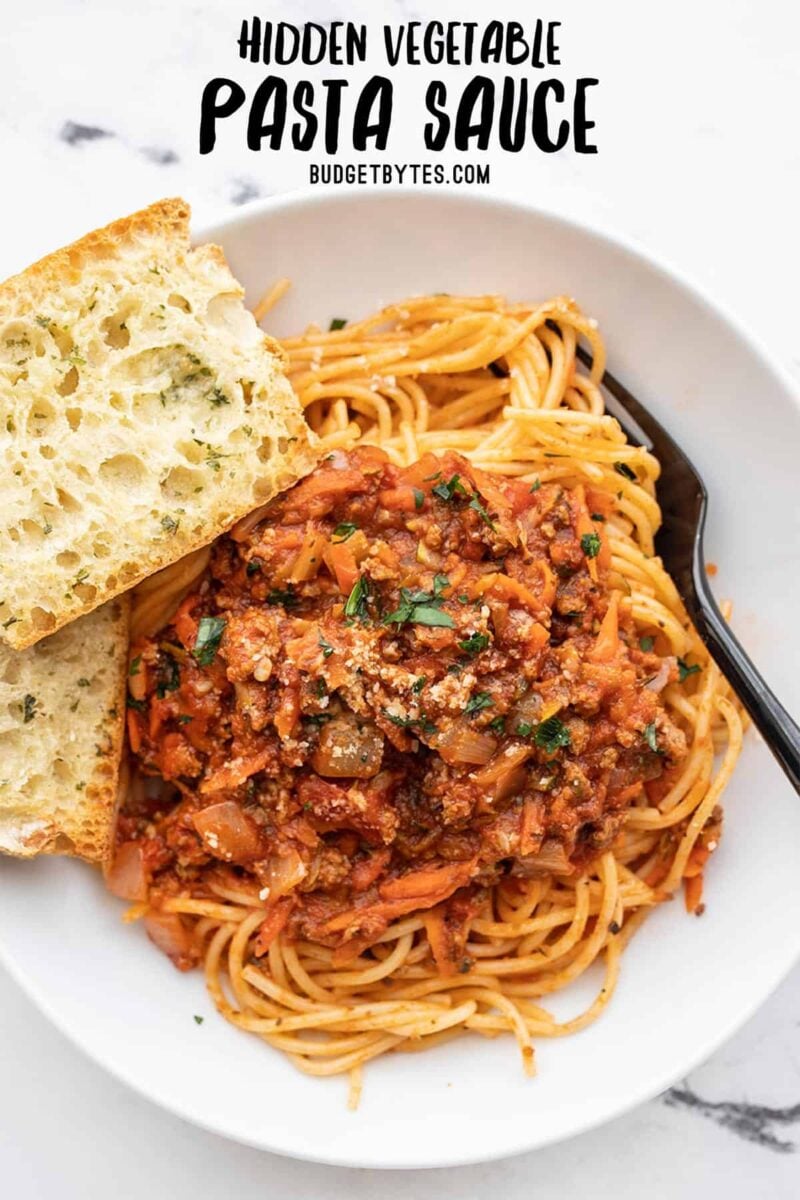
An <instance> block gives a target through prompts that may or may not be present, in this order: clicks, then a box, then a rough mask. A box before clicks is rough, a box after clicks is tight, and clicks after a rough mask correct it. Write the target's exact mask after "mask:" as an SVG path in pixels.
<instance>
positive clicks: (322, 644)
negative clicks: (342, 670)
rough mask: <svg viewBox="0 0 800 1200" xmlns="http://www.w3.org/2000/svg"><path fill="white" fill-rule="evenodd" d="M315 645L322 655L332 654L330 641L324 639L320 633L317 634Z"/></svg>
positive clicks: (328, 656) (326, 656)
mask: <svg viewBox="0 0 800 1200" xmlns="http://www.w3.org/2000/svg"><path fill="white" fill-rule="evenodd" d="M317 645H318V646H319V648H320V650H321V651H322V657H323V658H330V656H331V655H332V654H333V646H332V645H331V644H330V642H326V641H325V638H324V637H323V636H322V634H321V633H320V634H318V635H317Z"/></svg>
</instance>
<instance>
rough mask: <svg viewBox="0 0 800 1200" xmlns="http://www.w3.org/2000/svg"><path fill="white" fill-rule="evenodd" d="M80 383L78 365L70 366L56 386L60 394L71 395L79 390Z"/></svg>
mask: <svg viewBox="0 0 800 1200" xmlns="http://www.w3.org/2000/svg"><path fill="white" fill-rule="evenodd" d="M79 383H80V375H79V374H78V368H77V367H70V369H69V370H68V371H67V373H66V375H65V376H64V378H63V379H62V380H61V383H60V384H59V385H58V387H57V388H56V391H57V392H58V394H59V396H71V395H72V393H73V392H74V391H76V390H77V387H78V384H79Z"/></svg>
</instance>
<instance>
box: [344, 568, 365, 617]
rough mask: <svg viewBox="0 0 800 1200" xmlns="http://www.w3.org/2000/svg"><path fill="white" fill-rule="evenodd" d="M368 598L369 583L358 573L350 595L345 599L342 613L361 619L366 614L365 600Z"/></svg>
mask: <svg viewBox="0 0 800 1200" xmlns="http://www.w3.org/2000/svg"><path fill="white" fill-rule="evenodd" d="M368 599H369V585H368V583H367V581H366V579H365V578H364V576H363V575H359V577H358V579H357V580H356V581H355V583H354V584H353V587H352V590H351V592H350V595H349V596H348V597H347V599H346V600H345V604H344V615H345V616H346V617H358V618H359V620H361V621H363V620H364V618H365V617H366V615H367V600H368Z"/></svg>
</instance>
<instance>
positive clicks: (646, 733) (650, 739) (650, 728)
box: [642, 721, 661, 754]
mask: <svg viewBox="0 0 800 1200" xmlns="http://www.w3.org/2000/svg"><path fill="white" fill-rule="evenodd" d="M642 737H643V738H644V740H645V741H646V742H647V744H648V746H649V747H650V749H651V750H652V751H653V753H654V754H660V753H661V751H660V750H659V748H658V741H657V740H656V723H655V721H651V722H650V724H649V725H645V727H644V729H643V730H642Z"/></svg>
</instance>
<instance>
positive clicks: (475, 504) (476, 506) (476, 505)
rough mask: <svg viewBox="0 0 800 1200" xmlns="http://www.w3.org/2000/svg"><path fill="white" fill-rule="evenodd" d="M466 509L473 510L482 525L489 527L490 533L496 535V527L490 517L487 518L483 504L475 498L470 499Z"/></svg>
mask: <svg viewBox="0 0 800 1200" xmlns="http://www.w3.org/2000/svg"><path fill="white" fill-rule="evenodd" d="M467 507H468V508H471V509H473V510H474V512H476V513H477V514H478V516H479V517H480V519H481V520H482V521H483V523H484V525H488V526H489V528H490V529H491V531H492V533H497V527H496V526H495V525H494V523H493V521H492V519H491V517H490V516H489V514H488V512H487V511H486V509H485V507H484V506H483V504H482V503H481V501H480V500H479V499H478V497H477V496H473V497H472V499H471V500H470V502H469V504H468V505H467Z"/></svg>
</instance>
